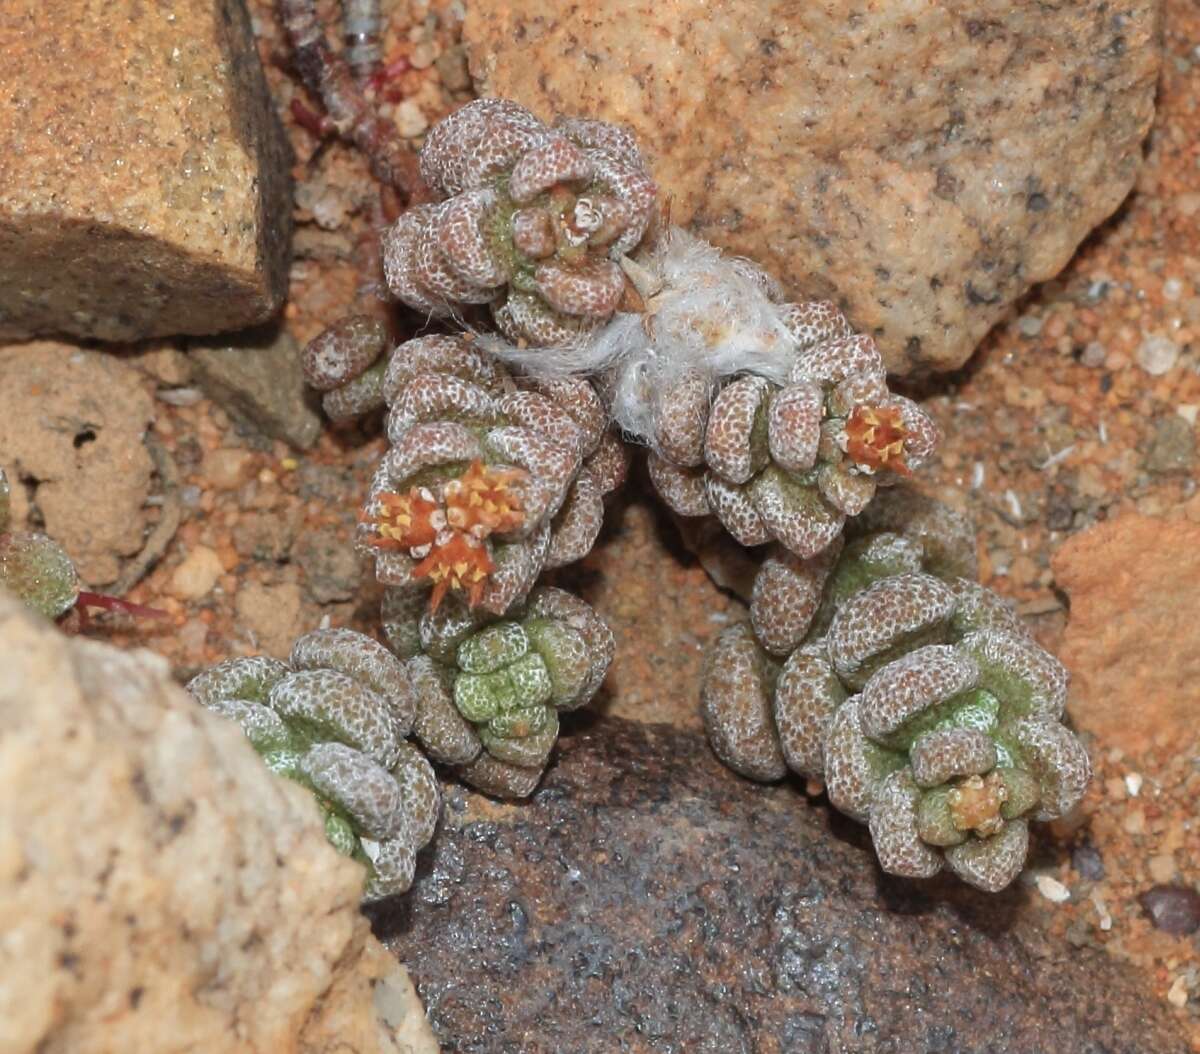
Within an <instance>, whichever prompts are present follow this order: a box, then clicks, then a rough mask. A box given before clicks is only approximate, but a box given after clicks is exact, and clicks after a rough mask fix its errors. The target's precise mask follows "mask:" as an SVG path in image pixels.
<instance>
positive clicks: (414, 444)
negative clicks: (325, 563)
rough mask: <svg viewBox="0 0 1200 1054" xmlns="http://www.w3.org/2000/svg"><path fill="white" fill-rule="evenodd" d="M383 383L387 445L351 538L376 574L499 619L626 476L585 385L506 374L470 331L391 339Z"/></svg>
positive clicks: (575, 550) (564, 554)
mask: <svg viewBox="0 0 1200 1054" xmlns="http://www.w3.org/2000/svg"><path fill="white" fill-rule="evenodd" d="M382 392H383V397H384V399H385V400H386V401H387V404H388V406H389V407H390V409H389V412H388V422H387V428H388V437H389V439H390V441H391V443H392V447H391V449H390V450H389V451H388V453H387V454H386V455H385V456H384V458H383V461H382V462H381V464H380V467H379V470H378V471H377V472H376V475H375V478H374V480H373V482H372V484H371V489H370V493H369V495H368V498H367V502H366V504H365V506H364V509H363V513H362V525H363V526H362V532H361V534H360V540H361V542H362V543H363V545H364V546H365V547H366V548H367V549H368V550H370V551H371V552H373V553H374V555H375V563H376V577H377V578H378V579H379V580H380V581H381V582H383V583H384V584H386V585H391V586H397V587H402V588H407V589H412V590H418V591H422V592H424V591H425V590H426V589H432V595H431V598H430V602H431V604H432V606H433V607H434V608H436V607H437V606H438V604H440V603H441V601H442V599H443V597H444V596H445V595H446V593H447V592H448V591H451V590H452V591H454V592H457V593H459V594H461V595H462V596H464V597H465V598H466V600H467V602H468V605H469V606H470V607H473V608H479V609H481V610H482V611H484V612H488V613H491V614H493V615H501V614H503V613H504V612H505V611H507V610H508V609H509V608H510V607H512V605H513V604H515V603H517V602H518V601H519V600H521V598H523V597H524V596H525V595H526V594H527V593H528V592H529V590H530V589H531V588H532V586H533V584H534V582H535V581H536V579H537V577H538V575H539V574H540V573H541V572H542V570H543V569H546V568H552V567H557V566H560V565H562V564H565V563H569V562H571V561H573V560H577V559H579V558H581V557H582V556H583V555H585V554H586V553H587V552H588V550H589V549H590V548H591V546H592V543H593V542H594V541H595V539H596V535H597V534H598V533H599V530H600V525H601V521H602V518H603V512H604V507H603V501H602V499H603V496H604V494H606V493H607V492H608V491H609V490H611V489H612V488H614V487H615V486H617V485H618V484H619V483H620V482H621V480H622V479H623V477H624V472H625V457H624V451H623V448H622V446H621V444H620V442H619V441H618V440H617V439H616V438H615V437H614V436H613V435H612V434H611V433H610V432H608V431H607V428H606V426H607V414H606V413H605V409H604V406H603V404H602V403H601V402H600V398H599V396H598V395H597V393H596V391H595V389H594V388H593V387H592V386H591V384H590V383H589V382H588V381H586V380H583V379H581V378H564V379H558V380H553V379H551V380H540V381H539V380H532V379H527V378H513V377H512V376H510V375H509V373H508V371H507V370H505V369H504V368H503V367H502V366H500V365H499V364H497V363H496V362H495V361H493V360H492V359H491V357H490V356H489V355H488V354H487V353H485V352H483V351H481V350H480V349H478V348H476V347H474V346H473V345H472V344H470V343H469V342H468V341H466V340H464V339H462V338H458V337H449V336H430V337H421V338H418V339H416V340H411V341H408V342H407V343H406V344H403V345H401V346H400V347H399V348H397V349H396V351H395V352H394V353H393V354H392V355H391V357H390V359H389V360H388V363H387V368H386V371H385V373H384V376H383V380H382Z"/></svg>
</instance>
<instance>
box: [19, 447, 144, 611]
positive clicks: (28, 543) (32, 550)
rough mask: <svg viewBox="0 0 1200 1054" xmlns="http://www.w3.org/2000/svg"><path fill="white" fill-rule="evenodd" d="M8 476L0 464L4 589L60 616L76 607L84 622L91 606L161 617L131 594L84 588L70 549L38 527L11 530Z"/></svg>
mask: <svg viewBox="0 0 1200 1054" xmlns="http://www.w3.org/2000/svg"><path fill="white" fill-rule="evenodd" d="M11 525H12V512H11V507H10V497H9V486H8V477H7V475H6V474H5V472H4V469H2V468H0V589H7V590H8V591H9V592H10V593H12V594H13V595H14V596H15V597H16V598H17V599H18V600H20V601H22V602H24V604H25V605H26V606H27V607H29V608H30V609H32V610H33V611H36V612H38V614H40V615H44V616H45V617H46V618H48V619H61V618H63V617H64V616H65V615H67V614H69V613H70V612H71V611H72V609H75V610H77V611H78V612H79V617H80V620H81V623H80V624H81V625H84V624H86V622H87V609H88V608H105V609H107V610H109V611H123V612H125V613H126V614H129V615H137V616H141V617H144V618H161V617H162V616H163V615H164V614H165V612H162V611H157V610H155V609H154V608H148V607H143V606H142V605H141V604H131V603H130V602H129V601H127V600H120V599H118V598H117V597H112V596H108V595H107V594H105V593H92V592H89V591H87V590H84V589H81V588H80V582H79V574H78V572H77V571H76V570H75V564H74V563H72V561H71V558H70V557H69V556H68V555H67V551H66V550H65V549H64V548H63V547H62V546H61V545H59V544H58V542H56V541H55V540H54V539H53V538H51V537H50V536H49V535H46V534H42V533H41V532H40V531H13V530H10V529H9V528H10V527H11Z"/></svg>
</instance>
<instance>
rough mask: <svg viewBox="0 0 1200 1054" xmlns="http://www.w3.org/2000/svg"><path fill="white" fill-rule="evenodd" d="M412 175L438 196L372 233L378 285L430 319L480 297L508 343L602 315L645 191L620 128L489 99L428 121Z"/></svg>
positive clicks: (636, 157)
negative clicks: (379, 237)
mask: <svg viewBox="0 0 1200 1054" xmlns="http://www.w3.org/2000/svg"><path fill="white" fill-rule="evenodd" d="M420 162H421V174H422V176H423V177H424V179H425V181H426V182H427V183H428V184H429V186H430V187H431V188H433V190H434V191H435V192H437V193H438V194H440V195H442V196H443V198H444V200H442V201H440V202H438V203H436V204H428V205H418V206H414V207H412V208H410V209H409V210H408V211H407V212H405V213H404V214H403V215H402V216H401V217H400V218H399V219H398V220H397V221H396V223H395V224H394V225H393V226H392V227H391V228H390V229H389V230H388V231H387V233H386V234H385V235H384V241H383V252H384V274H385V276H386V278H387V283H388V286H389V288H390V289H391V291H392V293H393V294H395V296H396V297H398V298H399V299H400V300H402V301H403V302H404V303H406V304H408V305H409V306H410V307H413V308H416V309H418V310H420V311H424V312H426V313H427V314H429V315H432V316H444V315H448V314H451V313H452V312H453V311H454V310H455V308H456V306H457V305H460V304H485V303H490V304H491V305H492V310H493V315H494V317H495V319H496V322H497V324H498V325H499V326H500V328H501V329H502V330H503V331H504V332H505V333H506V334H507V335H508V336H509V337H510V338H511V339H513V340H522V341H525V342H527V343H529V344H534V345H541V344H553V343H558V342H560V341H564V340H570V339H571V338H573V337H574V336H576V335H578V334H579V333H580V332H581V331H583V330H586V329H588V328H590V327H592V326H594V325H596V324H597V323H598V322H601V321H603V320H604V319H605V318H607V317H608V316H609V315H611V314H612V312H613V311H614V310H615V309H616V306H617V303H618V302H619V301H620V299H621V297H622V295H623V293H624V291H625V277H624V273H623V272H622V270H621V267H620V266H619V264H618V263H617V262H616V261H617V259H618V258H619V257H620V256H621V255H622V254H624V253H628V252H629V251H630V250H632V249H633V248H634V247H635V246H636V245H637V244H638V242H639V241H640V240H641V238H642V236H643V234H644V233H645V231H646V228H647V226H648V224H649V222H650V219H651V216H652V214H653V212H654V208H655V202H656V197H657V190H656V188H655V185H654V183H653V181H652V180H651V179H650V176H649V175H648V173H647V171H646V166H645V163H644V161H643V160H642V156H641V154H640V152H639V151H638V148H637V144H636V142H635V140H634V138H633V135H632V134H631V133H630V132H629V131H628V130H627V129H625V128H623V127H618V126H616V125H611V124H605V123H604V122H603V121H592V120H585V119H582V118H566V119H560V120H558V121H556V122H555V124H554V126H553V127H549V126H547V125H546V124H544V123H543V122H542V121H540V120H539V119H538V118H537V117H535V116H534V115H533V114H532V113H530V111H528V110H526V109H525V108H524V107H523V106H518V105H517V104H516V103H513V102H508V101H507V100H503V99H477V100H475V101H473V102H470V103H467V104H466V105H465V106H463V107H461V108H460V109H458V110H456V111H455V112H454V113H452V114H451V115H450V116H449V117H447V118H445V119H444V120H443V121H441V122H439V123H438V124H437V125H435V126H434V127H433V128H432V129H431V130H430V132H429V134H428V135H427V136H426V138H425V145H424V147H423V148H422V150H421V157H420Z"/></svg>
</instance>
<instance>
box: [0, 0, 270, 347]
mask: <svg viewBox="0 0 1200 1054" xmlns="http://www.w3.org/2000/svg"><path fill="white" fill-rule="evenodd" d="M0 54H3V55H4V62H3V63H0V337H6V338H10V339H21V338H25V337H28V336H31V335H34V334H43V333H70V334H74V335H76V336H82V337H99V338H101V339H104V340H132V339H137V338H141V337H148V336H155V335H159V334H168V333H216V332H219V331H221V330H226V329H234V328H237V327H240V326H246V325H251V324H253V323H256V322H260V321H262V320H263V319H265V318H267V317H268V316H269V315H271V314H272V313H273V312H274V311H275V309H276V308H277V307H278V306H279V304H280V303H281V302H282V299H283V294H284V291H285V287H286V282H287V258H288V253H289V231H290V224H291V219H290V216H291V211H290V210H291V201H290V195H289V190H288V187H289V173H288V148H287V144H286V141H285V139H284V137H283V132H282V129H281V128H280V126H279V123H278V121H277V120H276V118H275V115H274V112H273V111H272V109H271V101H270V98H269V97H268V94H267V87H266V82H265V79H264V78H263V73H262V68H261V66H260V65H259V60H258V54H257V52H256V51H255V47H254V41H253V38H252V35H251V32H250V24H249V19H248V18H247V16H246V10H245V7H244V4H243V0H175V2H173V3H172V4H170V5H167V6H164V5H161V4H145V3H140V2H137V0H72V2H71V3H55V4H46V3H43V2H41V0H9V2H7V3H5V4H4V5H3V8H2V10H0Z"/></svg>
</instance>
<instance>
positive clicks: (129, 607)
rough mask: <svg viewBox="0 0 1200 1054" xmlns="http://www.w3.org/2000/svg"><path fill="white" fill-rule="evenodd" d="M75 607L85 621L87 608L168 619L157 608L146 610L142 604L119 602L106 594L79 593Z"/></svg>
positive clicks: (116, 598) (140, 616)
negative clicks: (82, 614)
mask: <svg viewBox="0 0 1200 1054" xmlns="http://www.w3.org/2000/svg"><path fill="white" fill-rule="evenodd" d="M75 606H76V607H77V608H78V609H79V610H80V612H81V613H84V617H85V619H86V611H85V609H87V608H103V609H104V610H105V611H123V612H124V613H125V614H127V615H133V616H134V617H135V618H168V617H169V615H168V613H167V612H165V611H160V610H159V609H158V608H148V607H146V606H145V605H143V604H134V603H132V602H131V601H128V600H121V599H120V598H119V597H110V596H109V595H108V594H107V593H88V592H83V593H80V594H79V596H78V597H76V599H75Z"/></svg>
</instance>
